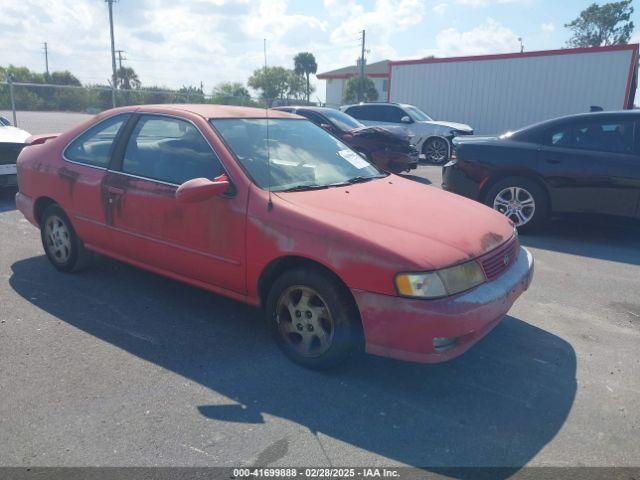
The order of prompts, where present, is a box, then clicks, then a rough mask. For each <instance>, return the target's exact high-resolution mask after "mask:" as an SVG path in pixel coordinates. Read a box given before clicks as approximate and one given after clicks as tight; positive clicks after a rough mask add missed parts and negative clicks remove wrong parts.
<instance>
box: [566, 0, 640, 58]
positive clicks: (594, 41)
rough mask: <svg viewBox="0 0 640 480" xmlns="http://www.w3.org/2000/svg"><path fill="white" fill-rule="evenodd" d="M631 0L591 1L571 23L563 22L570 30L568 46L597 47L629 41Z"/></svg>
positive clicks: (631, 26)
mask: <svg viewBox="0 0 640 480" xmlns="http://www.w3.org/2000/svg"><path fill="white" fill-rule="evenodd" d="M631 2H632V0H622V1H620V2H611V3H605V4H604V5H598V4H596V3H592V4H591V5H589V6H588V7H587V8H586V9H584V10H583V11H582V12H580V15H579V16H578V18H576V19H575V20H573V21H572V22H571V23H567V24H565V27H566V28H569V29H570V30H571V31H572V36H571V38H570V39H569V40H568V41H567V45H568V46H570V47H599V46H601V45H620V44H626V43H629V39H630V38H631V34H632V33H633V28H634V26H633V22H632V21H631V15H632V14H633V7H632V6H631Z"/></svg>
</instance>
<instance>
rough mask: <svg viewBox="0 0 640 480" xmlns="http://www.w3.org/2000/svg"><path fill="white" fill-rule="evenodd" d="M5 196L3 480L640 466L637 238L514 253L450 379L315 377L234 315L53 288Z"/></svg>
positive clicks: (374, 365)
mask: <svg viewBox="0 0 640 480" xmlns="http://www.w3.org/2000/svg"><path fill="white" fill-rule="evenodd" d="M34 133H38V132H34ZM439 174H440V169H439V168H437V167H431V166H421V167H420V168H419V169H418V171H417V172H416V173H415V175H414V179H415V180H417V181H421V182H422V183H425V184H429V183H433V185H434V186H439V183H440V177H439ZM14 193H15V191H11V190H8V191H7V190H5V191H2V192H0V229H1V232H2V237H1V238H2V241H1V242H0V273H1V276H2V278H1V279H0V392H1V398H2V401H0V466H158V465H161V466H214V465H215V466H221V465H224V466H252V465H259V466H300V467H304V466H397V465H411V466H418V467H427V469H428V470H434V471H437V470H438V468H440V467H447V466H506V467H512V469H511V470H508V471H507V473H504V476H505V477H506V476H508V472H516V471H518V470H519V469H520V468H522V467H523V466H618V467H622V466H636V467H637V466H640V224H638V222H634V221H628V220H622V219H609V218H587V217H567V218H559V219H554V220H553V221H551V222H549V224H548V225H547V226H546V228H545V229H544V230H543V231H542V232H540V233H538V234H535V235H522V236H521V242H522V243H523V244H524V245H525V246H527V248H529V249H530V250H531V252H532V253H533V255H534V257H535V261H536V271H535V278H534V280H533V284H532V286H531V288H530V290H529V291H528V292H526V293H525V294H524V295H523V296H522V297H521V298H520V299H519V300H518V301H517V303H516V304H515V305H514V307H513V308H512V310H511V311H510V312H509V315H508V316H507V317H506V318H505V319H504V320H503V322H502V323H501V324H500V325H499V326H498V327H497V328H496V329H495V330H494V331H493V332H492V333H491V334H490V335H489V336H487V337H486V338H485V339H483V340H482V341H481V342H480V343H478V344H477V345H476V346H474V347H473V348H472V349H471V350H470V351H468V352H467V353H466V354H464V355H463V356H462V357H459V358H458V359H455V360H453V361H450V362H447V363H443V364H438V365H419V364H411V363H404V362H399V361H394V360H388V359H384V358H378V357H373V356H367V355H362V356H359V357H357V358H355V359H354V360H353V361H351V362H350V363H348V364H346V365H344V366H341V367H339V368H338V369H335V370H332V371H329V372H324V373H318V372H312V371H308V370H305V369H302V368H300V367H298V366H296V365H294V364H292V363H291V362H289V361H288V360H286V358H285V357H284V356H283V355H282V354H281V353H280V352H279V351H278V350H277V348H276V346H275V345H274V344H273V342H272V341H271V339H270V338H269V336H268V333H267V331H266V328H265V326H264V324H263V321H262V316H261V313H260V312H259V311H258V310H254V309H252V308H249V307H247V306H245V305H242V304H240V303H237V302H234V301H231V300H228V299H226V298H223V297H220V296H216V295H213V294H211V293H208V292H205V291H201V290H198V289H196V288H192V287H189V286H186V285H183V284H180V283H178V282H175V281H172V280H169V279H166V278H163V277H160V276H157V275H154V274H152V273H148V272H145V271H143V270H139V269H137V268H134V267H130V266H128V265H125V264H122V263H119V262H117V261H114V260H110V259H107V258H98V259H97V261H96V262H95V263H94V265H93V266H92V267H91V268H89V269H88V270H85V271H83V272H81V273H78V274H73V275H65V274H61V273H58V272H56V271H55V270H54V269H53V267H51V266H50V265H49V263H48V261H47V260H46V258H45V257H44V255H43V252H42V247H41V244H40V238H39V233H38V230H37V229H36V228H34V227H33V226H31V225H30V224H29V223H28V222H26V220H24V219H23V218H22V215H21V214H20V213H19V212H18V211H16V210H15V204H14V201H13V195H14ZM412 208H437V206H433V205H412V206H407V214H408V215H409V214H411V209H412Z"/></svg>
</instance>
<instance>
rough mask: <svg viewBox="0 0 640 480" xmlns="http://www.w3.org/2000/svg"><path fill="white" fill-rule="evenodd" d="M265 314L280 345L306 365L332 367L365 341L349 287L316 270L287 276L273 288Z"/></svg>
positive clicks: (306, 270)
mask: <svg viewBox="0 0 640 480" xmlns="http://www.w3.org/2000/svg"><path fill="white" fill-rule="evenodd" d="M266 313H267V322H268V324H269V329H270V330H271V333H272V335H273V336H274V338H275V340H276V343H277V344H278V346H279V347H280V349H281V350H282V351H283V352H284V353H285V355H286V356H287V357H289V358H290V359H291V360H293V361H294V362H296V363H298V364H300V365H302V366H304V367H307V368H312V369H325V368H330V367H333V366H335V365H337V364H339V363H341V362H343V361H344V360H346V358H347V357H348V356H349V355H350V354H351V353H352V352H353V351H355V350H356V349H357V347H358V345H359V343H360V338H361V337H360V331H359V329H358V325H359V324H360V318H359V315H358V312H357V308H355V305H354V302H353V299H352V298H351V297H350V295H349V293H348V291H346V290H345V288H344V287H343V286H342V285H340V284H339V283H338V282H337V281H336V280H335V279H334V278H332V277H331V276H329V275H327V274H325V273H323V272H321V271H319V270H316V269H313V268H296V269H293V270H289V271H287V272H285V273H284V274H282V275H281V276H280V277H279V278H278V279H277V280H276V281H275V283H274V284H273V287H272V288H271V291H270V292H269V296H268V298H267V305H266Z"/></svg>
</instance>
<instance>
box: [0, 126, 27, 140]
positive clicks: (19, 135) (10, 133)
mask: <svg viewBox="0 0 640 480" xmlns="http://www.w3.org/2000/svg"><path fill="white" fill-rule="evenodd" d="M30 136H31V134H30V133H28V132H25V131H24V130H21V129H19V128H16V127H0V142H2V143H24V142H25V141H26V140H27V138H29V137H30Z"/></svg>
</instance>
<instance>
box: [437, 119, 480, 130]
mask: <svg viewBox="0 0 640 480" xmlns="http://www.w3.org/2000/svg"><path fill="white" fill-rule="evenodd" d="M425 123H433V124H434V125H440V126H441V127H447V128H451V129H454V130H460V131H463V132H473V128H471V127H470V126H469V125H465V124H464V123H455V122H442V121H438V120H432V121H430V122H425Z"/></svg>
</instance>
